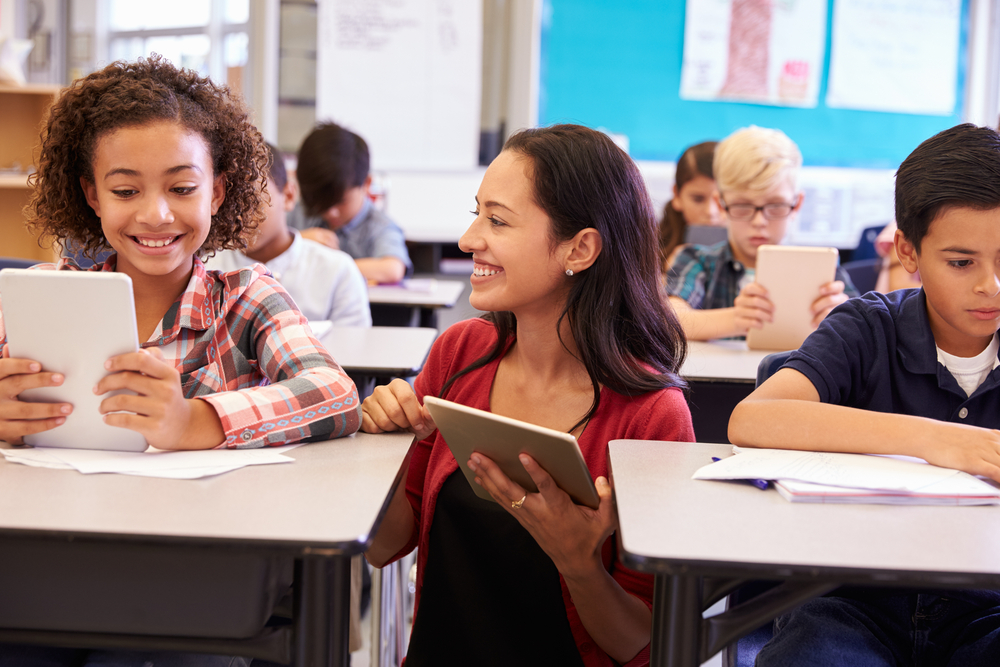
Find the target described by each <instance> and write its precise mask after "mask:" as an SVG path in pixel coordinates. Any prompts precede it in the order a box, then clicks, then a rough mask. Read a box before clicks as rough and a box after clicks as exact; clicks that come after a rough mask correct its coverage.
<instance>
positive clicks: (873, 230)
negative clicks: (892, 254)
mask: <svg viewBox="0 0 1000 667" xmlns="http://www.w3.org/2000/svg"><path fill="white" fill-rule="evenodd" d="M887 224H888V223H882V224H881V225H875V226H873V227H865V229H864V231H862V232H861V238H860V239H858V247H857V248H855V249H854V250H852V251H851V260H852V261H854V260H859V259H873V258H875V257H878V253H877V252H876V251H875V239H877V238H878V235H879V233H880V232H881V231H882V229H883V228H884V227H885V226H886V225H887Z"/></svg>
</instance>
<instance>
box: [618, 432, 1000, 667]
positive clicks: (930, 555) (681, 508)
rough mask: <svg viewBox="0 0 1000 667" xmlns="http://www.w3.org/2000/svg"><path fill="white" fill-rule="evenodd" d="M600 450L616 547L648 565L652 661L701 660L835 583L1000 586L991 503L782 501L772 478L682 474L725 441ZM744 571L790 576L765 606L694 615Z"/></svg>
mask: <svg viewBox="0 0 1000 667" xmlns="http://www.w3.org/2000/svg"><path fill="white" fill-rule="evenodd" d="M609 449H610V458H609V465H610V468H611V475H612V479H613V482H614V488H615V496H616V499H617V505H618V519H619V526H620V528H619V539H620V543H621V548H622V558H623V560H624V562H625V563H626V564H627V565H629V566H631V567H634V568H636V569H639V570H642V571H645V572H651V573H654V574H655V575H656V586H655V593H654V601H653V646H652V656H653V661H652V663H651V664H653V665H672V666H674V665H697V664H700V663H701V662H702V661H704V660H706V659H707V658H708V657H709V656H711V655H714V654H715V653H716V652H718V650H719V649H721V648H722V646H724V645H725V644H728V643H729V641H731V640H732V639H735V638H736V637H738V636H741V635H742V634H745V633H746V632H749V631H751V630H754V629H755V628H757V627H759V626H760V625H763V624H764V623H765V622H767V621H769V620H770V619H771V618H773V617H774V616H776V615H778V614H781V613H784V612H785V611H787V610H788V609H791V608H793V607H794V606H797V605H798V604H800V603H801V602H803V601H805V600H807V599H809V598H811V597H814V596H816V595H822V594H824V593H825V592H828V591H829V590H832V589H833V588H835V587H836V586H837V585H839V584H861V585H878V586H919V587H925V588H936V587H948V588H1000V558H997V554H1000V506H985V507H940V506H938V507H935V506H926V505H925V506H909V507H907V506H893V505H837V504H829V505H824V504H809V503H790V502H788V501H786V500H784V499H783V498H782V497H781V496H779V495H778V492H777V491H775V490H774V489H773V488H770V489H768V490H767V491H761V490H759V489H757V488H756V487H754V486H752V485H750V484H745V483H741V482H713V481H700V480H692V479H691V475H692V474H694V471H695V470H697V469H698V468H700V467H701V466H704V465H707V464H708V463H710V462H711V460H712V457H713V456H718V457H725V456H729V455H730V453H731V451H732V448H731V446H730V445H706V444H692V443H664V442H651V441H639V440H616V441H613V442H611V443H610V444H609ZM753 579H771V580H787V581H786V583H785V584H784V585H783V587H781V588H780V589H775V591H776V592H775V594H773V595H770V600H768V601H767V602H770V603H771V606H770V607H768V608H766V609H765V608H763V606H762V607H759V608H757V607H740V608H737V612H732V611H730V612H726V613H724V614H721V615H719V616H715V617H712V619H706V620H705V621H702V620H701V611H702V609H703V607H704V608H707V606H708V604H709V603H711V602H713V601H715V600H717V599H721V597H722V596H723V595H725V594H726V593H727V592H728V591H730V590H732V589H733V588H735V587H736V586H738V585H739V584H741V583H743V582H745V581H746V580H753ZM766 595H769V594H766ZM760 597H761V598H764V595H762V596H760ZM760 602H761V604H763V602H765V601H763V600H762V601H760ZM753 603H754V600H751V601H749V602H748V603H747V604H753ZM668 611H669V613H668ZM727 614H734V615H733V616H730V617H728V618H727V617H726V616H727ZM713 619H714V620H713Z"/></svg>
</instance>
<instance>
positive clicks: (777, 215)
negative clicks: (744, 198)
mask: <svg viewBox="0 0 1000 667" xmlns="http://www.w3.org/2000/svg"><path fill="white" fill-rule="evenodd" d="M722 208H724V209H725V211H726V213H728V214H729V218H730V219H732V220H738V221H743V220H752V219H753V217H754V216H755V215H757V211H760V212H761V213H763V214H764V219H765V220H784V219H785V218H787V217H788V216H790V215H791V214H792V211H794V210H795V209H796V208H798V205H797V204H781V203H775V204H764V205H763V206H754V205H753V204H730V205H726V204H725V203H724V204H723V206H722Z"/></svg>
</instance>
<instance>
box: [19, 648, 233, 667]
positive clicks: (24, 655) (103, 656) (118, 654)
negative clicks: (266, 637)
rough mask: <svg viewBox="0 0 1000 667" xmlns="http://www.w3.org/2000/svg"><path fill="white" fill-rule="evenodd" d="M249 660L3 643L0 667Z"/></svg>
mask: <svg viewBox="0 0 1000 667" xmlns="http://www.w3.org/2000/svg"><path fill="white" fill-rule="evenodd" d="M249 664H250V660H249V659H248V658H233V657H229V656H222V655H203V654H199V653H176V652H173V651H99V650H84V649H76V648H57V647H53V646H27V645H24V644H0V667H248V666H249Z"/></svg>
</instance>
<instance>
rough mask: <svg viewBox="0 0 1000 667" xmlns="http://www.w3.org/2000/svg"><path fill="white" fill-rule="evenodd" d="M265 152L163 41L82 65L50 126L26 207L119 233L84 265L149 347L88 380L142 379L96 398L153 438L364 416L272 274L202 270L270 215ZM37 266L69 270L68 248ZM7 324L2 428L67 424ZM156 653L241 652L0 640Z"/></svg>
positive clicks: (61, 226) (281, 429)
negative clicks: (112, 292) (10, 344)
mask: <svg viewBox="0 0 1000 667" xmlns="http://www.w3.org/2000/svg"><path fill="white" fill-rule="evenodd" d="M151 147H155V149H151ZM266 167H267V153H266V151H265V148H264V143H263V141H262V140H261V137H260V134H259V133H258V132H257V130H256V129H255V128H254V126H253V124H252V123H251V122H250V118H249V113H248V111H247V109H246V107H245V106H244V104H243V102H242V101H240V100H239V99H237V98H233V97H231V96H230V95H229V93H228V91H227V89H225V88H220V87H218V86H216V85H215V84H213V83H212V82H211V81H209V80H208V79H205V78H202V77H200V76H198V75H197V73H195V72H191V71H188V70H177V69H175V68H174V67H173V66H172V65H170V64H169V63H167V62H166V61H165V60H163V59H161V58H160V57H158V56H153V57H151V58H149V59H148V60H139V61H138V62H136V63H131V64H130V63H124V62H117V63H113V64H112V65H109V66H107V67H106V68H104V69H103V70H101V71H98V72H95V73H93V74H90V75H89V76H87V77H85V78H84V79H81V80H79V81H77V82H76V83H75V84H74V85H73V86H71V87H69V88H67V89H66V90H64V91H63V93H62V95H61V96H60V97H59V99H58V100H57V101H56V102H55V104H54V105H53V106H52V109H51V112H50V114H49V116H48V120H47V122H46V125H45V127H44V128H43V137H42V147H41V153H40V158H39V162H38V171H37V173H36V175H35V177H34V190H33V192H32V197H31V203H30V205H29V207H28V211H27V213H28V219H29V224H31V225H32V226H33V227H34V228H35V230H36V231H40V232H42V233H44V234H46V235H50V236H52V237H54V238H56V239H57V240H59V241H65V240H67V239H70V240H72V241H74V242H76V243H77V244H78V247H80V248H81V249H83V250H84V251H85V252H89V253H91V254H93V253H96V252H99V251H101V250H105V249H108V248H110V249H113V250H114V251H115V254H113V255H111V257H110V258H109V259H108V260H107V261H106V262H105V263H104V264H103V265H98V266H95V267H94V268H93V270H94V271H118V272H120V273H124V274H126V275H128V276H129V277H130V278H131V280H132V288H133V293H134V297H135V312H136V324H137V328H138V334H139V340H140V341H143V342H142V349H141V351H139V352H134V353H129V354H123V355H120V356H116V357H112V358H111V359H110V360H109V362H108V370H109V375H107V376H106V377H105V378H103V379H102V380H101V381H100V382H99V383H98V384H97V386H96V387H95V388H94V391H95V393H97V394H102V395H103V394H105V393H107V392H109V391H113V390H117V389H128V390H131V391H132V392H134V395H129V394H119V395H115V396H111V397H108V398H106V399H104V401H103V402H102V403H101V408H100V409H101V412H102V413H104V415H105V420H106V421H107V422H108V423H109V424H111V425H113V426H118V427H121V428H128V429H131V430H134V431H137V432H139V433H141V434H142V435H143V436H144V437H145V438H146V440H147V441H148V442H149V444H150V445H152V446H154V447H157V448H160V449H208V448H212V447H261V446H265V445H279V444H287V443H290V442H295V441H299V440H303V439H306V438H312V439H316V438H327V437H337V436H342V435H348V434H350V433H353V432H354V431H356V430H357V428H358V424H359V421H360V419H359V418H360V409H359V408H360V406H359V405H358V397H357V391H356V390H355V387H354V383H353V382H351V380H350V378H348V377H347V376H346V375H345V374H344V372H343V371H342V370H341V369H340V368H339V366H337V364H336V362H334V360H333V359H332V358H331V357H330V355H329V354H328V353H327V352H326V350H325V349H324V348H323V346H322V345H320V344H319V342H318V341H316V339H315V338H313V336H312V334H311V333H310V330H309V327H308V326H307V325H306V320H305V318H304V317H303V316H302V314H301V313H299V311H298V310H297V309H296V308H295V305H294V303H293V302H292V300H291V299H290V298H289V297H288V295H287V293H286V292H285V291H284V289H283V288H282V287H281V285H280V284H278V283H277V282H276V281H274V280H273V279H272V278H270V277H269V276H267V275H265V274H262V273H260V272H259V271H257V270H254V269H242V270H240V271H235V272H230V273H218V272H214V271H207V270H206V269H205V268H204V265H203V264H202V261H201V259H200V257H201V256H202V255H203V254H206V253H210V252H212V251H214V250H217V249H220V248H225V247H230V248H231V247H241V246H242V245H243V238H244V236H245V235H247V234H248V233H250V232H252V231H253V228H254V226H255V225H256V224H257V222H258V221H259V220H260V219H261V217H262V216H263V212H262V207H263V198H262V193H261V188H262V185H263V183H264V181H265V172H264V170H265V169H266ZM42 268H48V269H58V270H64V271H72V270H79V268H78V267H77V266H76V265H75V264H74V263H73V262H72V261H71V260H63V261H61V262H60V263H59V265H58V266H53V265H47V266H45V265H43V267H42ZM3 330H4V329H3V321H2V318H0V357H2V358H0V439H3V440H6V441H7V442H10V443H18V442H21V440H22V438H23V436H24V435H25V434H28V433H37V432H40V431H44V430H47V429H50V428H53V427H55V426H58V425H60V424H62V423H63V422H64V421H65V415H67V414H70V413H71V412H72V409H73V406H72V405H70V404H66V403H26V402H21V401H18V400H17V396H18V394H19V393H20V392H21V391H23V390H25V389H29V388H34V387H43V386H52V385H59V384H61V383H62V381H63V378H62V376H61V375H59V374H55V373H50V372H47V371H45V369H42V368H41V367H40V364H38V363H37V362H36V361H34V360H31V359H17V358H10V357H9V352H8V350H7V349H6V345H5V343H6V339H5V337H4V335H3ZM307 415H311V416H307ZM292 418H294V419H292ZM279 422H284V423H287V424H289V425H288V426H279V425H278V424H279ZM292 422H294V423H292ZM149 662H152V663H154V664H165V665H167V664H169V665H206V666H208V665H212V666H215V665H219V666H226V667H230V666H233V665H240V664H246V661H244V660H242V659H241V658H226V657H222V656H207V655H192V654H159V653H139V652H109V651H86V650H74V649H56V648H43V647H24V646H11V645H0V665H3V666H4V667H7V666H14V665H16V666H17V667H26V666H30V665H35V664H44V665H47V666H49V665H74V666H76V665H102V666H104V665H115V666H118V665H130V666H131V665H136V666H138V665H144V664H147V663H149Z"/></svg>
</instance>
